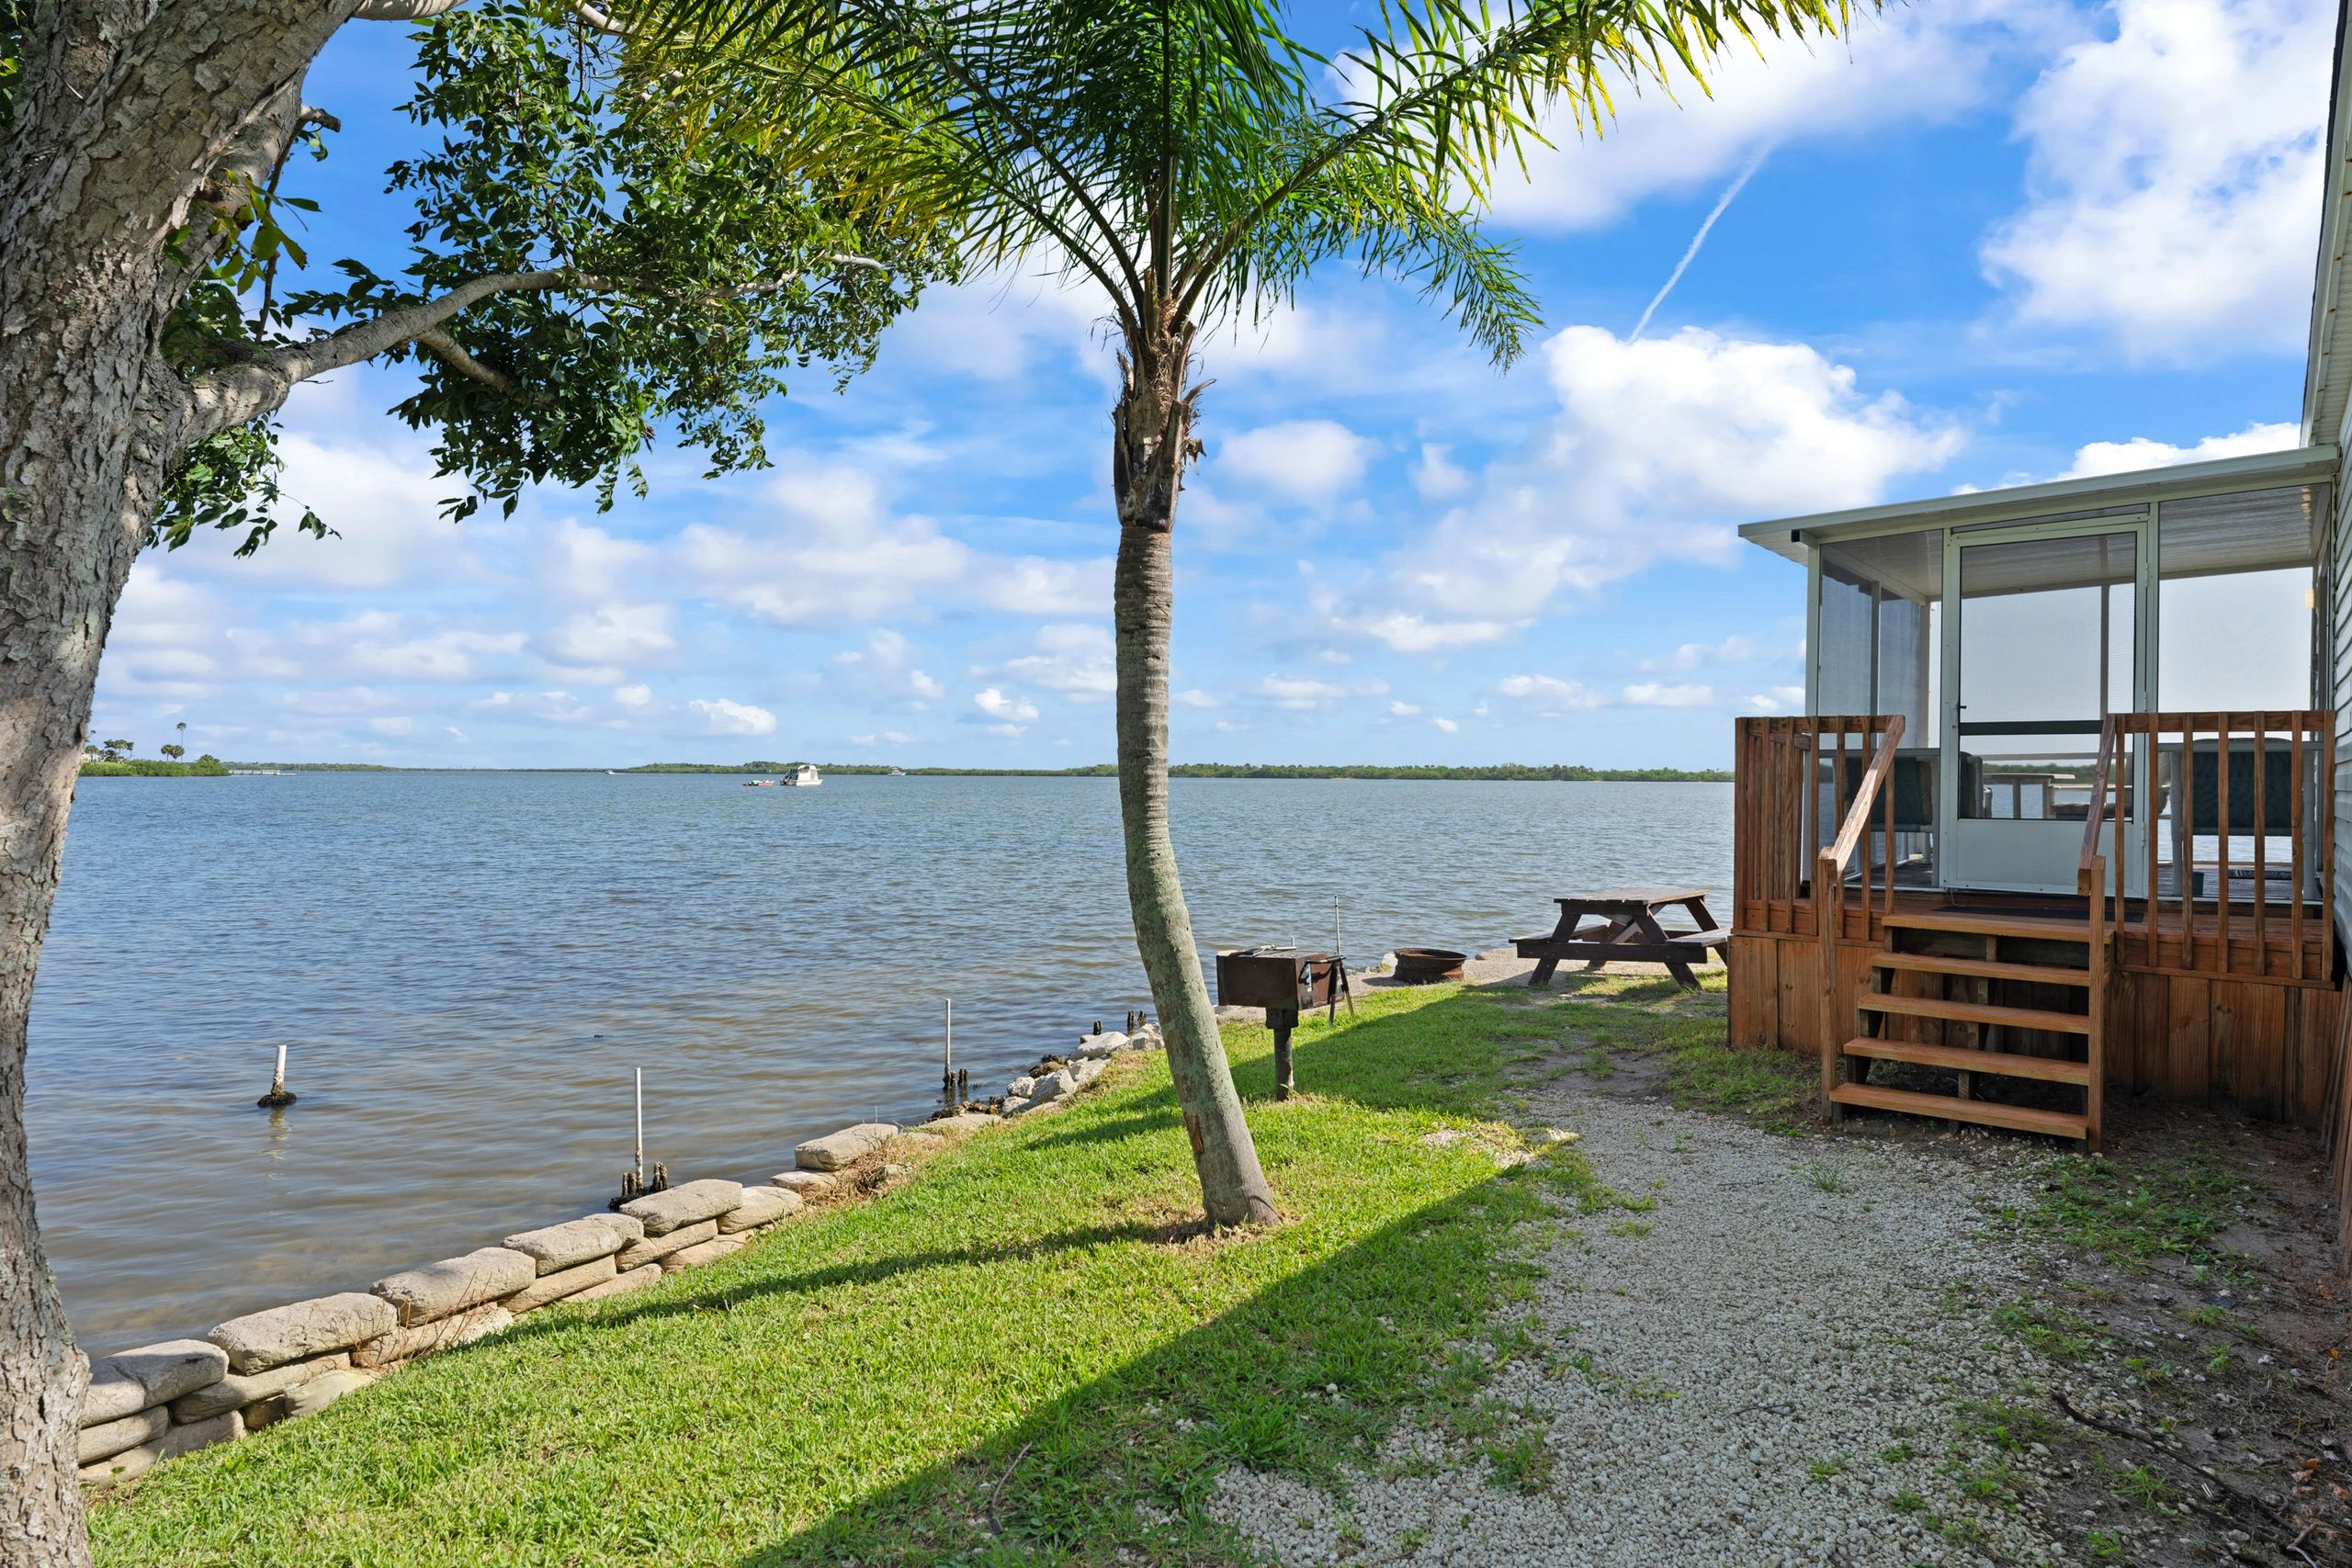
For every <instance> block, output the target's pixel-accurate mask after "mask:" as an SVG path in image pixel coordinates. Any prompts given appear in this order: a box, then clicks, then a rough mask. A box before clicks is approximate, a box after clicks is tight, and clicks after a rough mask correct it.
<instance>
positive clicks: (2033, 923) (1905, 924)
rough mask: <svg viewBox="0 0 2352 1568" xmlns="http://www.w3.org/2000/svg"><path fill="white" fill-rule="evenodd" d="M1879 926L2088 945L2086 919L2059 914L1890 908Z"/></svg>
mask: <svg viewBox="0 0 2352 1568" xmlns="http://www.w3.org/2000/svg"><path fill="white" fill-rule="evenodd" d="M1878 919H1879V924H1881V925H1883V926H1894V927H1896V928H1898V929H1900V930H1903V931H1964V932H1966V933H1967V934H1969V935H1970V936H2018V937H2040V938H2041V939H2042V940H2044V941H2046V942H2081V943H2082V944H2083V945H2084V946H2085V947H2088V946H2089V945H2090V942H2091V923H2090V920H2089V919H2087V918H2086V919H2074V918H2073V917H2071V916H2065V915H2059V916H2052V917H2043V916H2040V915H1997V914H1995V913H1993V912H1992V911H1991V910H1989V909H1912V910H1905V909H1894V910H1889V911H1888V912H1887V913H1885V914H1883V915H1881V916H1880V917H1879V918H1878Z"/></svg>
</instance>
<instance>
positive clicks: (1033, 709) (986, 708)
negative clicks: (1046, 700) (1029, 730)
mask: <svg viewBox="0 0 2352 1568" xmlns="http://www.w3.org/2000/svg"><path fill="white" fill-rule="evenodd" d="M972 705H973V706H974V707H977V708H978V709H979V710H980V711H981V712H982V713H984V714H986V715H988V716H989V717H990V718H994V719H1000V720H1002V721H1003V722H1005V723H1007V724H1029V723H1033V722H1034V721H1035V719H1036V717H1037V705H1036V704H1035V703H1033V702H1031V701H1029V700H1028V699H1027V698H1026V697H1010V696H1007V695H1005V694H1004V693H1002V692H1001V691H999V690H998V689H997V688H996V687H994V686H988V687H983V688H982V689H981V690H979V691H978V692H975V693H974V694H972Z"/></svg>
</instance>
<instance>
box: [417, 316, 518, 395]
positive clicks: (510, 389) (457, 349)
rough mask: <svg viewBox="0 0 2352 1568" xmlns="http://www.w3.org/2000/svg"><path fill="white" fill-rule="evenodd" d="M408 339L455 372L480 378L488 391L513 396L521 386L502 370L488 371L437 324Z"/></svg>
mask: <svg viewBox="0 0 2352 1568" xmlns="http://www.w3.org/2000/svg"><path fill="white" fill-rule="evenodd" d="M410 341H411V342H412V343H413V344H416V346H417V347H419V348H421V349H423V350H424V352H425V353H427V354H429V355H432V356H433V357H434V358H435V359H437V360H439V361H440V362H441V363H442V364H444V365H446V366H447V367H449V368H450V369H452V370H455V371H456V372H457V373H458V375H460V376H463V377H465V378H468V379H469V380H474V381H480V382H481V384H482V385H483V386H485V387H488V388H490V389H492V391H497V392H503V393H505V394H506V395H507V396H509V397H513V396H515V394H516V393H517V392H518V391H520V389H519V388H517V387H516V386H515V378H513V377H511V376H509V375H507V374H506V373H505V372H504V371H503V370H492V368H491V367H489V366H487V365H484V364H483V363H482V362H481V360H479V359H476V358H475V357H474V356H473V355H470V354H468V353H467V352H466V351H465V348H464V346H463V345H461V344H459V343H458V340H457V339H456V338H453V337H451V336H450V335H449V334H448V333H446V332H443V331H442V330H441V329H440V328H439V327H428V328H426V329H425V330H424V331H423V332H421V333H417V334H416V336H415V337H413V338H412V339H410Z"/></svg>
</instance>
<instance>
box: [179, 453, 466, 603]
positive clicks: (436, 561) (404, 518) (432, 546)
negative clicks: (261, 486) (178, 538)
mask: <svg viewBox="0 0 2352 1568" xmlns="http://www.w3.org/2000/svg"><path fill="white" fill-rule="evenodd" d="M382 423H384V424H389V423H390V422H389V421H386V422H382ZM278 451H279V454H280V455H281V456H282V457H284V458H285V460H286V471H285V474H284V476H283V477H282V479H281V480H280V486H281V489H282V490H283V492H284V495H285V498H286V499H285V501H284V502H282V503H281V504H280V506H279V507H278V513H277V514H278V517H279V519H280V526H279V528H278V530H277V534H276V535H274V536H272V537H271V539H270V542H269V543H268V544H267V545H266V546H265V547H262V548H261V549H260V550H258V551H256V552H254V554H253V555H251V556H248V557H246V558H243V559H242V560H240V559H238V558H235V557H234V556H233V555H232V549H233V548H234V544H235V542H236V541H237V540H238V539H240V538H241V537H242V536H239V535H235V534H233V533H214V532H212V531H210V530H206V531H204V532H202V533H200V534H198V536H197V538H198V543H194V544H191V546H190V547H188V548H187V549H184V550H182V551H180V552H178V555H177V557H176V558H177V559H180V560H184V561H187V563H188V564H189V565H190V566H191V567H197V568H199V569H201V570H208V571H210V572H211V573H213V574H214V575H217V576H221V577H229V576H232V575H233V576H234V577H236V578H237V579H239V580H241V581H248V582H250V581H260V582H265V583H270V584H285V583H304V584H311V585H315V586H320V587H326V588H345V589H383V588H390V587H393V586H395V585H397V584H400V583H404V582H409V581H417V580H422V579H431V580H435V581H447V580H449V579H451V578H457V577H465V576H472V575H476V574H478V573H479V572H480V570H481V564H480V561H479V560H478V559H477V558H476V556H475V551H474V541H473V539H472V538H471V537H470V536H469V528H470V527H471V526H472V525H459V524H453V523H448V522H445V521H443V519H442V517H441V506H442V502H445V501H447V499H448V498H449V497H450V496H452V495H457V494H462V493H463V492H464V490H465V485H464V481H462V480H459V479H441V478H435V476H434V473H433V460H432V457H431V456H430V455H429V453H428V452H427V449H426V447H425V445H424V442H422V441H420V440H418V439H416V438H415V437H414V436H413V435H410V434H406V433H404V432H399V431H396V430H389V429H380V430H379V431H378V432H377V433H376V434H374V435H373V436H372V437H371V438H370V439H368V440H367V441H364V442H347V441H341V440H327V439H322V438H321V437H319V436H316V435H312V434H307V433H305V432H303V431H301V430H300V429H294V428H289V429H288V430H287V431H286V432H285V433H284V434H282V435H280V436H279V438H278ZM305 505H307V506H309V507H311V509H312V510H313V511H315V512H316V513H318V514H319V516H320V518H321V520H322V521H323V522H324V523H325V524H326V525H327V526H328V527H330V528H333V529H334V531H335V533H336V535H337V537H334V538H329V539H314V538H311V536H308V535H304V534H299V533H297V532H296V531H295V529H294V527H293V523H294V519H296V518H298V517H300V515H301V514H302V508H303V507H304V506H305Z"/></svg>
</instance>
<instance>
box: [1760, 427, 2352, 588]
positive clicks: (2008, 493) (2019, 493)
mask: <svg viewBox="0 0 2352 1568" xmlns="http://www.w3.org/2000/svg"><path fill="white" fill-rule="evenodd" d="M2338 461H2339V454H2338V452H2337V450H2336V448H2335V446H2331V445H2326V444H2315V445H2312V446H2293V447H2289V448H2287V449H2286V450H2284V451H2279V452H2257V453H2256V454H2254V455H2253V456H2251V457H2220V458H2216V459H2214V460H2213V461H2211V462H2206V463H2176V464H2173V465H2172V466H2171V467H2169V468H2137V469H2134V470H2132V471H2131V472H2130V473H2122V474H2095V475H2093V476H2091V477H2090V478H2088V479H2052V480H2051V481H2049V482H2048V483H2046V484H2035V485H2011V486H2009V487H2007V488H2006V489H2002V490H1980V491H1969V492H1967V493H1966V494H1962V495H1939V496H1930V497H1928V499H1926V500H1923V501H1898V502H1887V503H1885V504H1883V505H1880V506H1857V507H1853V508H1850V509H1849V510H1847V511H1844V512H1817V513H1813V514H1811V515H1809V516H1804V517H1779V518H1774V519H1771V520H1770V521H1768V522H1762V523H1749V524H1747V525H1744V526H1742V527H1741V529H1740V530H1739V536H1740V537H1741V538H1743V539H1746V540H1748V541H1749V542H1751V543H1754V544H1758V545H1761V546H1763V547H1765V548H1766V549H1768V550H1770V551H1772V552H1773V553H1774V554H1775V555H1781V556H1786V557H1788V558H1790V559H1792V560H1797V559H1802V558H1803V551H1802V550H1801V549H1800V548H1799V546H1798V541H1797V536H1798V535H1800V534H1805V535H1811V536H1816V537H1831V536H1838V535H1844V534H1860V533H1876V532H1881V531H1883V530H1884V529H1886V528H1887V527H1888V526H1889V525H1897V524H1906V523H1907V524H1913V525H1917V526H1920V527H1958V526H1960V525H1963V524H1968V523H1976V522H1985V521H1990V520H1993V519H1995V518H1998V517H2016V518H2018V519H2019V520H2020V521H2024V520H2027V519H2030V517H2031V516H2032V514H2033V513H2037V512H2044V513H2058V512H2075V511H2085V510H2088V509H2090V508H2094V507H2100V506H2110V505H2124V504H2128V503H2130V502H2141V501H2161V500H2164V499H2165V498H2166V497H2168V496H2182V495H2194V494H2211V493H2215V492H2226V491H2233V490H2265V489H2270V488H2274V487H2278V486H2282V485H2293V484H2322V483H2327V482H2331V481H2333V480H2334V479H2335V474H2336V466H2337V463H2338Z"/></svg>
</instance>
